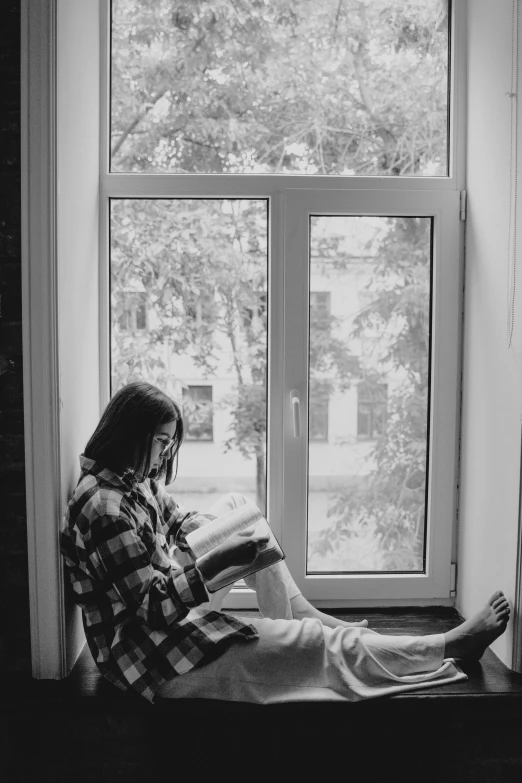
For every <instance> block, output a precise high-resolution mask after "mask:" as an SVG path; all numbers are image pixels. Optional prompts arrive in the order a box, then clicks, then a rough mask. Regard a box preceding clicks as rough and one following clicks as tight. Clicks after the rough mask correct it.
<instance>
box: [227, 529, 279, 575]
mask: <svg viewBox="0 0 522 783" xmlns="http://www.w3.org/2000/svg"><path fill="white" fill-rule="evenodd" d="M269 540H270V538H269V536H268V535H267V534H263V533H261V534H258V535H256V534H255V533H254V532H253V531H252V530H242V531H241V532H240V533H235V534H234V535H233V536H230V538H228V539H227V540H226V541H225V542H224V543H223V544H221V545H220V546H218V547H216V549H215V550H214V551H218V550H222V556H223V557H224V559H225V562H226V563H227V565H226V566H225V568H228V567H230V566H235V565H237V566H240V565H249V564H250V563H253V562H254V560H255V559H256V557H257V556H258V554H259V553H260V552H261V551H262V550H263V549H264V548H265V545H266V544H268V542H269Z"/></svg>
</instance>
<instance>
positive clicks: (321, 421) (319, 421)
mask: <svg viewBox="0 0 522 783" xmlns="http://www.w3.org/2000/svg"><path fill="white" fill-rule="evenodd" d="M328 402H329V388H328V385H326V384H321V383H311V384H310V405H309V423H308V438H309V440H310V441H316V442H317V441H323V442H324V441H327V440H328Z"/></svg>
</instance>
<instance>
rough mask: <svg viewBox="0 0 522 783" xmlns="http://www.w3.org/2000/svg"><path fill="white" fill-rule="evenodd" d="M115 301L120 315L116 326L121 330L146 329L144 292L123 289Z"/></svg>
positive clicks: (135, 330)
mask: <svg viewBox="0 0 522 783" xmlns="http://www.w3.org/2000/svg"><path fill="white" fill-rule="evenodd" d="M122 293H123V296H121V297H120V301H119V302H118V303H117V307H118V310H119V311H120V315H117V319H118V326H119V328H120V329H121V331H122V332H137V331H145V329H147V304H146V299H145V294H142V293H134V292H128V291H123V292H122Z"/></svg>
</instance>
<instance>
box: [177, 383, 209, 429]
mask: <svg viewBox="0 0 522 783" xmlns="http://www.w3.org/2000/svg"><path fill="white" fill-rule="evenodd" d="M183 421H184V424H185V439H186V440H204V441H211V440H214V419H213V413H212V386H188V387H186V388H184V389H183Z"/></svg>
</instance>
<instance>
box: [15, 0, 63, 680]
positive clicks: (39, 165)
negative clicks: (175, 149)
mask: <svg viewBox="0 0 522 783" xmlns="http://www.w3.org/2000/svg"><path fill="white" fill-rule="evenodd" d="M21 20H22V23H21V41H22V48H21V67H22V71H21V81H22V84H21V127H22V133H21V157H22V322H23V356H24V361H23V367H24V421H25V454H26V498H27V545H28V559H29V606H30V617H31V651H32V671H33V676H34V677H38V678H51V677H60V676H62V675H63V673H64V669H65V641H64V623H63V617H64V610H63V585H62V569H61V563H60V554H59V551H60V550H59V525H58V524H57V520H59V519H60V518H61V500H60V396H59V372H58V369H59V368H58V270H57V252H56V235H57V180H56V2H55V0H41V2H38V3H34V2H31V1H30V0H22V3H21Z"/></svg>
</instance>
